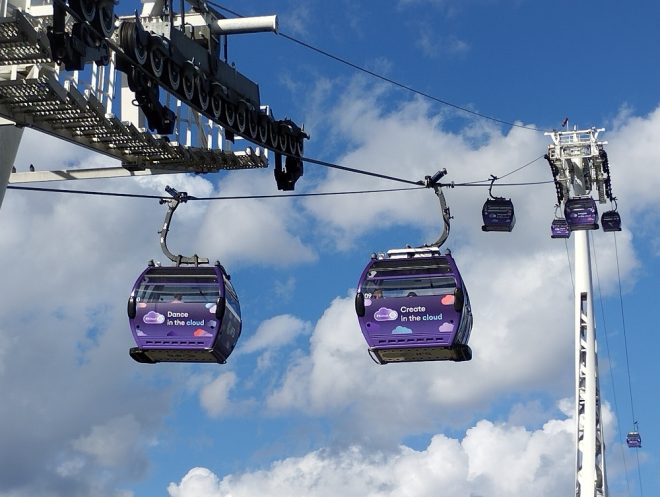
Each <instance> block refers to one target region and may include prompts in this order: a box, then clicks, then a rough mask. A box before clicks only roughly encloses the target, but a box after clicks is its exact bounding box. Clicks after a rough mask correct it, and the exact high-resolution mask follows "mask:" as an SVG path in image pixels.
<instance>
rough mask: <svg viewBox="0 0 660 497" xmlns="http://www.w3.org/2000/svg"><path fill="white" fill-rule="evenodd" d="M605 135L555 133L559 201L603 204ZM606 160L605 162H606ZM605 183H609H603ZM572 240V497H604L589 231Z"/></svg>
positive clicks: (552, 153) (552, 155)
mask: <svg viewBox="0 0 660 497" xmlns="http://www.w3.org/2000/svg"><path fill="white" fill-rule="evenodd" d="M601 131H604V129H596V128H592V129H589V130H581V131H577V130H574V131H553V132H552V133H546V135H549V136H550V137H551V139H552V144H551V145H549V146H548V156H547V157H546V158H547V159H548V161H549V162H550V164H551V166H554V167H553V176H554V177H555V184H556V186H557V196H558V200H559V201H560V203H561V201H562V200H563V201H564V202H565V201H566V200H568V199H570V198H573V197H584V196H591V193H592V190H594V189H595V190H596V191H597V192H598V197H599V198H598V201H599V202H600V203H604V202H605V194H604V193H605V189H606V183H607V181H609V174H606V173H605V172H604V171H603V155H604V154H603V145H604V144H606V143H607V142H599V141H598V134H599V132H601ZM605 157H606V156H605ZM606 180H607V181H606ZM572 235H573V237H574V240H575V289H574V290H575V420H576V446H575V447H576V453H575V495H576V497H607V495H608V490H607V478H606V472H605V443H604V437H603V425H602V417H601V397H600V387H599V381H598V356H597V347H596V326H595V322H594V307H593V285H592V279H591V258H590V251H589V236H588V231H587V230H575V231H573V232H572Z"/></svg>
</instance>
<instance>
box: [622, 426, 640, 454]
mask: <svg viewBox="0 0 660 497" xmlns="http://www.w3.org/2000/svg"><path fill="white" fill-rule="evenodd" d="M626 445H627V446H628V447H629V448H631V449H641V448H642V437H641V435H640V434H639V428H638V427H637V421H635V422H634V423H633V431H630V432H628V435H626Z"/></svg>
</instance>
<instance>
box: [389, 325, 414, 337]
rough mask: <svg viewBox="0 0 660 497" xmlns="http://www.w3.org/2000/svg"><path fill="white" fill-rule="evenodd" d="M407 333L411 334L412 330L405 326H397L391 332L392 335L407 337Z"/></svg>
mask: <svg viewBox="0 0 660 497" xmlns="http://www.w3.org/2000/svg"><path fill="white" fill-rule="evenodd" d="M409 333H412V330H411V329H410V328H406V327H405V326H397V327H396V328H394V329H393V330H392V335H407V334H409Z"/></svg>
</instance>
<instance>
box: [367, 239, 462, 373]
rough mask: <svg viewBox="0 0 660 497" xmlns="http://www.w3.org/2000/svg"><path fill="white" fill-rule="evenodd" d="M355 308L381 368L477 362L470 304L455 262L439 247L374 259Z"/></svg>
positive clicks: (371, 351) (404, 251)
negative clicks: (470, 343) (472, 345)
mask: <svg viewBox="0 0 660 497" xmlns="http://www.w3.org/2000/svg"><path fill="white" fill-rule="evenodd" d="M355 308H356V312H357V315H358V321H359V324H360V328H361V329H362V334H363V335H364V338H365V340H366V341H367V344H368V346H369V352H370V354H371V356H372V358H373V359H374V360H375V361H376V362H378V363H379V364H387V363H390V362H418V361H469V360H470V359H471V358H472V350H471V349H470V347H469V346H468V344H467V343H468V340H469V338H470V332H471V330H472V310H471V307H470V300H469V298H468V294H467V291H466V289H465V286H464V284H463V280H462V279H461V275H460V273H459V271H458V267H457V266H456V263H455V262H454V259H453V258H452V256H451V255H450V254H449V253H447V254H444V255H442V254H440V251H439V249H438V248H437V247H424V248H417V249H415V248H408V249H397V250H390V251H388V252H387V254H378V255H374V256H372V259H371V260H370V261H369V263H368V264H367V267H366V268H365V269H364V271H363V273H362V276H361V278H360V281H359V284H358V289H357V295H356V297H355Z"/></svg>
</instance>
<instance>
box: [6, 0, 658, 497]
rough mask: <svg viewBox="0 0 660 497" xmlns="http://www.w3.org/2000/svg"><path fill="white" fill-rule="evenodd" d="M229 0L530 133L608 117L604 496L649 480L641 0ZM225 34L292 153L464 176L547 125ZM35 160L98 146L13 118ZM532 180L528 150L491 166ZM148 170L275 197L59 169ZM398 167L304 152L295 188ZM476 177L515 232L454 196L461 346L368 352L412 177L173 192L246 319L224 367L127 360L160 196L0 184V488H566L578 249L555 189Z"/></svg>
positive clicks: (601, 339) (241, 176)
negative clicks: (462, 295)
mask: <svg viewBox="0 0 660 497" xmlns="http://www.w3.org/2000/svg"><path fill="white" fill-rule="evenodd" d="M224 5H226V6H227V7H228V8H231V9H234V10H236V11H239V12H240V13H241V14H244V15H262V14H272V13H277V14H278V15H279V20H280V29H281V31H282V32H283V33H286V34H287V35H290V36H293V37H295V38H298V39H301V40H304V41H305V42H308V43H310V44H312V45H314V46H316V47H318V48H321V49H324V50H327V51H329V52H331V53H333V54H335V55H338V56H340V57H344V58H346V59H349V60H350V61H352V62H353V63H355V64H358V65H360V66H363V67H365V68H367V69H369V70H371V71H375V72H378V73H380V74H382V75H384V76H386V77H388V78H391V79H393V80H396V81H399V82H401V83H403V84H405V85H409V86H411V87H414V88H415V89H418V90H419V91H422V92H425V93H428V94H431V95H433V96H435V97H437V98H439V99H442V100H446V101H449V102H452V103H454V104H457V105H460V106H462V107H466V108H469V109H471V110H473V111H475V112H478V113H481V114H484V115H488V116H493V117H496V118H498V119H500V120H504V121H507V122H516V123H518V124H521V125H525V126H529V127H535V128H539V129H541V130H547V129H552V128H558V127H559V126H560V123H561V121H562V120H563V119H564V117H568V118H569V123H570V125H571V126H572V125H576V126H578V127H580V128H589V127H592V126H596V127H604V128H606V131H605V132H604V133H603V134H602V135H601V138H602V139H604V140H607V141H608V142H609V143H608V145H607V146H606V150H607V151H608V154H609V158H610V164H611V169H612V177H613V190H614V194H615V196H617V197H618V199H619V202H618V205H619V211H620V212H621V215H622V218H623V231H622V232H621V233H618V234H617V235H616V251H615V238H614V235H612V234H611V233H602V232H597V233H594V234H593V239H592V241H593V243H592V248H593V249H594V252H593V254H592V257H593V258H594V259H595V260H596V262H597V266H598V271H597V272H596V271H594V291H595V292H596V300H595V308H596V315H597V319H598V321H597V333H598V347H599V348H598V350H599V359H600V375H601V389H602V392H603V397H604V402H603V414H604V421H605V429H606V442H607V469H608V480H609V485H610V495H611V496H616V497H637V496H641V495H642V492H641V491H640V488H639V485H640V476H641V481H642V483H643V493H644V494H646V495H656V494H658V493H659V492H660V479H659V477H658V474H659V473H658V471H657V468H658V464H659V459H660V451H658V449H657V447H658V445H659V444H660V433H659V432H658V428H657V426H656V425H655V424H654V422H655V419H656V417H657V416H656V415H655V413H656V412H657V409H658V402H657V395H656V391H657V386H656V385H657V384H656V379H657V378H658V376H659V373H660V370H659V366H658V361H657V360H656V357H655V356H656V354H655V353H654V351H655V350H656V349H657V347H658V346H659V345H660V340H659V339H658V336H657V333H656V332H657V330H656V324H655V323H656V319H655V315H654V311H653V309H654V308H655V299H656V295H657V281H658V278H659V277H660V264H659V263H658V255H659V254H660V230H659V229H658V221H659V218H660V216H659V212H658V207H657V206H658V202H657V191H658V190H657V189H658V187H659V186H660V159H659V158H658V153H657V149H658V146H659V145H658V144H659V143H660V109H659V108H658V103H659V101H660V99H659V98H658V90H657V89H658V88H660V72H659V70H658V64H656V63H654V61H655V60H656V58H657V47H658V46H660V34H658V32H657V29H656V24H657V19H658V14H660V6H658V5H656V4H655V3H652V2H638V3H634V4H630V5H626V6H625V7H624V6H622V5H621V4H620V3H619V2H613V1H605V2H603V1H601V2H591V1H589V2H566V1H560V2H553V3H551V4H549V3H545V2H544V3H541V2H532V1H529V0H516V1H507V0H500V1H497V0H492V1H488V0H470V1H460V2H458V1H454V0H438V1H432V0H407V1H406V0H401V1H394V2H374V1H369V2H360V3H357V2H345V1H340V2H321V1H318V0H313V1H309V2H292V1H280V2H272V1H262V2H253V1H243V2H232V3H226V4H224ZM117 9H118V12H119V13H128V12H130V6H127V5H124V4H123V3H122V4H120V5H119V7H118V8H117ZM229 53H230V59H232V60H233V61H235V62H236V66H237V68H238V69H239V70H240V71H241V72H243V73H244V74H245V75H247V76H248V77H250V78H251V79H253V80H255V81H257V82H258V83H259V84H260V89H261V96H262V100H263V102H264V103H267V104H269V105H271V107H272V108H273V111H274V113H275V115H276V117H278V118H283V117H285V116H288V117H291V118H293V119H294V120H295V121H296V122H304V123H305V128H306V129H307V130H308V131H309V133H310V135H311V139H310V140H309V141H308V142H307V145H306V151H305V154H306V155H307V156H309V157H313V158H318V159H322V160H326V161H330V162H335V163H338V164H341V165H345V166H349V167H354V168H359V169H366V170H370V171H374V172H378V173H381V174H386V175H391V176H397V177H402V178H406V179H410V180H417V179H422V178H423V177H424V176H425V175H429V174H433V173H434V172H435V171H437V170H439V169H441V168H446V169H447V170H448V175H447V177H446V179H447V180H448V181H455V182H457V183H460V182H464V181H472V180H481V179H485V178H488V177H489V176H490V175H491V174H494V175H498V176H503V175H504V174H506V173H508V172H510V171H513V170H514V169H516V168H518V167H520V166H522V165H523V164H526V163H528V162H530V161H532V160H534V159H536V158H537V157H540V156H542V155H543V154H544V153H545V152H546V149H547V145H548V144H549V139H548V137H546V136H544V135H543V132H542V131H533V130H530V129H524V128H521V127H511V126H506V125H502V124H498V123H495V122H493V121H489V120H485V119H479V118H475V116H474V115H470V114H466V113H463V112H460V111H457V110H456V109H453V108H451V107H447V106H444V105H441V104H439V103H438V102H437V101H433V100H429V99H425V98H423V97H420V96H419V95H414V94H412V93H410V92H406V91H404V90H402V89H400V88H397V87H394V86H392V85H390V84H387V83H385V82H383V81H380V80H377V79H374V78H373V77H370V76H368V75H365V74H363V73H360V72H357V71H355V70H354V69H351V68H349V67H347V66H345V65H342V64H340V63H338V62H336V61H333V60H330V59H328V58H326V57H323V56H321V55H319V54H317V53H315V52H313V51H310V50H309V49H305V48H303V47H300V46H299V45H296V44H294V43H292V42H291V41H289V40H287V39H286V38H284V37H282V36H278V35H274V34H256V35H251V36H241V37H236V38H235V39H231V40H230V52H229ZM31 163H32V164H34V165H35V167H36V168H37V169H42V170H43V169H62V168H68V167H71V164H73V165H74V166H79V167H95V166H99V167H100V166H104V165H112V162H111V161H109V160H108V159H107V158H105V157H102V156H98V155H92V154H91V153H90V152H88V151H86V150H83V149H80V148H78V147H74V146H71V145H67V144H64V143H62V142H58V141H56V140H54V139H52V138H49V137H45V136H43V135H39V134H37V133H36V132H32V131H29V130H28V131H26V132H25V135H24V139H23V143H22V146H21V148H20V150H19V154H18V157H17V160H16V167H17V169H18V170H26V169H27V167H28V165H29V164H31ZM550 179H551V174H550V171H549V169H548V166H547V163H545V161H543V160H538V161H536V162H534V163H533V164H532V165H530V166H528V167H526V168H524V169H522V170H521V171H519V172H517V173H516V174H514V175H511V176H509V177H507V179H506V180H507V182H508V181H509V180H510V182H537V181H547V180H550ZM165 185H171V186H173V187H175V188H176V189H178V190H180V191H187V192H188V193H190V194H191V195H195V196H198V197H205V196H210V195H257V194H258V195H263V194H275V193H277V191H276V187H275V182H274V179H273V176H272V168H268V169H266V170H247V171H234V172H228V173H227V172H223V173H220V174H216V175H207V176H189V175H176V176H159V177H151V178H140V179H137V178H134V179H113V180H97V181H89V182H78V183H68V184H66V185H61V186H62V187H65V188H80V189H96V190H103V191H121V192H134V193H146V194H156V195H158V194H162V193H164V187H165ZM58 186H59V185H58ZM398 186H403V185H400V184H397V183H392V182H388V181H385V180H379V179H375V178H371V177H367V176H360V175H356V174H351V173H347V172H343V171H336V170H329V169H325V168H322V167H320V166H316V165H313V164H307V165H306V166H305V175H304V176H303V177H302V178H301V179H300V180H299V182H298V184H297V191H300V192H319V191H345V190H358V189H378V188H394V187H398ZM495 193H497V194H499V195H503V196H506V197H510V198H512V200H513V202H514V204H515V206H516V217H517V224H516V227H515V229H514V231H513V232H512V233H510V234H502V233H483V232H482V231H481V229H480V227H481V219H480V218H481V206H482V204H483V202H484V200H485V199H486V197H487V189H485V188H454V189H451V190H448V191H447V192H446V196H447V201H448V203H449V205H450V207H451V209H452V214H453V216H454V219H453V221H452V232H451V235H450V238H449V240H448V242H447V243H446V244H445V246H446V247H448V248H451V249H452V252H453V254H454V256H455V258H456V261H457V263H458V265H459V267H460V268H461V272H462V273H463V277H464V279H465V282H466V285H467V287H468V289H469V292H470V296H471V300H472V305H473V311H474V319H475V324H474V328H473V332H472V339H471V342H470V344H471V346H472V349H473V354H474V356H473V360H472V361H470V362H467V363H460V364H458V363H434V364H430V363H429V364H408V365H390V366H385V367H379V366H377V365H376V364H374V363H373V362H372V361H371V360H370V359H369V357H368V355H367V352H366V344H365V343H364V340H363V338H362V335H361V333H360V330H359V327H358V323H357V318H356V317H355V314H354V309H353V292H354V290H355V287H356V284H357V280H358V277H359V275H360V273H361V271H362V269H363V268H364V265H365V264H366V263H367V260H368V258H369V254H371V253H372V252H374V251H378V250H380V251H382V250H387V249H389V248H395V247H402V246H404V245H406V244H412V245H416V244H422V243H424V242H430V241H432V240H435V239H436V238H437V234H438V233H439V231H440V229H441V220H440V216H439V206H438V202H437V199H436V198H435V196H434V195H433V193H432V192H431V191H426V190H420V191H408V192H394V193H380V194H372V195H353V196H341V197H339V196H337V197H322V198H318V197H312V198H295V199H294V198H286V199H258V200H257V199H252V200H235V201H214V202H189V203H188V204H186V205H184V206H182V207H180V208H179V210H177V213H176V215H175V219H174V222H173V226H172V232H171V235H170V238H169V243H170V248H171V249H172V250H173V251H177V252H181V253H183V254H192V253H198V254H199V255H201V256H205V257H208V258H210V259H212V260H215V259H219V260H221V261H222V262H223V264H224V265H225V267H226V268H227V269H228V271H229V272H230V273H231V274H232V281H233V282H234V284H235V287H236V290H237V292H238V295H239V298H240V301H241V306H242V310H243V317H244V323H243V334H242V336H241V339H240V341H239V344H238V346H237V348H236V350H235V351H234V353H233V355H232V356H231V357H230V360H229V362H228V363H227V364H226V365H224V366H214V365H184V364H159V365H155V366H148V365H143V364H138V363H135V362H133V361H132V360H131V359H130V358H129V356H128V348H129V347H130V346H131V345H132V339H131V336H130V329H129V326H128V321H127V317H126V299H127V298H128V294H129V292H130V289H131V287H132V285H133V283H134V280H135V279H136V278H137V276H138V275H139V274H140V272H141V271H142V270H143V269H144V266H145V264H146V263H147V261H148V260H150V259H153V258H156V259H159V258H160V259H161V260H162V259H163V256H162V255H161V252H160V248H159V244H158V235H157V231H158V229H159V228H160V226H161V224H162V220H163V217H164V214H165V208H164V207H163V206H160V205H158V203H157V202H156V201H149V200H139V199H117V198H105V197H86V196H74V195H64V194H57V193H31V192H20V191H18V190H9V191H7V193H6V196H5V198H4V202H3V205H2V208H1V210H0V233H2V234H3V235H2V236H1V237H0V256H2V258H3V259H4V261H5V270H4V272H3V277H2V278H0V295H2V300H3V305H2V306H0V337H1V340H0V389H1V390H2V392H3V393H4V395H3V397H4V399H5V400H4V401H3V402H2V403H1V404H0V446H2V447H3V448H2V452H3V455H5V456H9V457H8V459H7V460H8V463H7V464H3V465H2V467H0V496H1V497H10V496H11V497H27V496H33V495H39V496H43V497H60V496H65V495H66V496H73V497H77V496H88V495H98V496H104V497H105V496H107V497H133V496H134V497H139V496H147V495H149V496H151V495H163V496H169V497H193V496H194V497H229V496H232V497H251V496H256V495H268V496H271V495H272V496H280V495H288V496H291V497H294V496H305V497H325V496H329V495H337V494H340V495H344V496H349V497H350V496H358V495H359V496H373V497H376V496H378V497H381V496H383V497H384V496H401V495H410V496H411V497H412V496H414V497H418V496H427V495H437V494H438V492H439V491H440V490H439V489H441V493H442V494H443V495H444V496H446V497H518V496H520V497H522V496H527V495H530V494H531V492H532V491H533V492H534V495H537V496H539V497H550V496H556V495H562V494H564V495H570V494H571V493H572V492H574V451H575V449H574V443H573V439H572V436H573V435H572V434H573V430H574V420H573V396H574V387H573V346H574V330H573V302H572V286H571V272H570V269H569V265H570V264H572V261H573V255H572V244H571V243H569V244H568V245H565V244H564V242H563V241H560V240H552V239H551V238H550V236H549V224H550V221H551V220H552V217H553V214H554V208H553V205H554V201H555V194H554V188H553V186H552V184H543V185H537V186H525V187H520V186H499V187H497V186H496V188H495ZM616 253H618V267H617V257H616V255H617V254H616ZM618 274H620V276H621V279H620V280H619V278H618ZM619 282H620V285H621V296H622V298H621V299H620V293H619ZM621 302H622V303H623V314H622V306H621ZM622 318H625V329H624V324H623V323H624V320H623V319H622ZM624 332H625V335H626V337H627V341H625V342H624ZM626 346H627V355H628V360H629V367H628V363H627V362H626ZM628 373H630V376H628ZM629 380H630V381H629ZM629 385H630V386H632V395H631V392H630V389H629ZM631 398H632V400H633V403H634V409H635V417H636V420H637V421H638V422H639V426H640V430H641V432H642V437H643V441H644V448H643V449H641V450H639V451H637V452H635V451H632V450H630V449H627V448H625V447H622V442H623V440H624V438H625V433H626V432H627V431H629V430H630V429H631V428H632V423H633V418H632V414H631ZM638 463H639V470H638Z"/></svg>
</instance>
